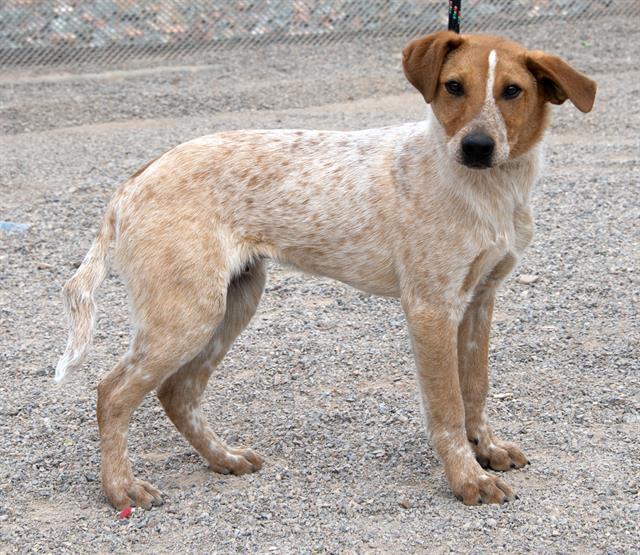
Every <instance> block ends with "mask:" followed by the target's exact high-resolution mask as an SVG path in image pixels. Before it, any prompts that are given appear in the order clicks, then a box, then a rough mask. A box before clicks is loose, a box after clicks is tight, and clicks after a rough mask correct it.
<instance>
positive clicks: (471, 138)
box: [461, 133, 496, 168]
mask: <svg viewBox="0 0 640 555" xmlns="http://www.w3.org/2000/svg"><path fill="white" fill-rule="evenodd" d="M461 146H462V158H463V162H464V164H465V166H470V167H472V168H488V167H491V156H492V154H493V151H494V150H495V147H496V143H495V141H494V140H493V139H492V138H491V137H490V136H489V135H487V134H486V133H469V134H468V135H466V136H465V137H464V139H462V145H461Z"/></svg>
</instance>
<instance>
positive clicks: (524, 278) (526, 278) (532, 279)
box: [518, 274, 540, 285]
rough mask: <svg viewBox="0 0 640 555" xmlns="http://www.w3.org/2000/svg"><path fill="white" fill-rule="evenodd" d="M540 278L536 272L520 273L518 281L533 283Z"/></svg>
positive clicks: (526, 283)
mask: <svg viewBox="0 0 640 555" xmlns="http://www.w3.org/2000/svg"><path fill="white" fill-rule="evenodd" d="M538 279H540V278H539V276H536V275H534V274H520V275H519V276H518V282H520V283H522V284H524V285H531V284H532V283H535V282H536V281H538Z"/></svg>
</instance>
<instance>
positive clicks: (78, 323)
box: [54, 201, 116, 383]
mask: <svg viewBox="0 0 640 555" xmlns="http://www.w3.org/2000/svg"><path fill="white" fill-rule="evenodd" d="M115 214H116V206H115V203H114V202H113V201H111V203H110V204H109V206H108V208H107V211H106V213H105V215H104V220H103V221H102V226H101V227H100V231H99V232H98V236H97V237H96V239H95V241H94V242H93V244H92V245H91V248H90V249H89V252H87V255H86V256H85V258H84V260H83V261H82V264H81V265H80V267H79V268H78V271H77V272H76V273H75V274H74V275H73V277H72V278H71V279H70V280H69V281H67V283H66V284H65V285H64V287H63V289H62V298H63V301H64V308H65V312H66V313H67V318H68V320H69V339H68V340H67V348H66V349H65V351H64V354H63V355H62V357H60V360H59V361H58V364H57V366H56V375H55V378H54V380H55V381H56V382H57V383H60V382H61V381H62V380H63V379H64V377H65V376H66V375H67V373H69V372H72V371H74V370H77V369H78V368H79V367H80V366H81V365H82V363H83V361H84V359H85V357H86V355H87V352H88V351H89V347H90V346H91V341H92V339H93V327H94V325H95V319H96V303H95V300H94V295H95V292H96V291H97V289H98V287H100V284H101V283H102V282H103V281H104V278H105V277H106V275H107V271H108V270H109V266H108V261H107V259H108V256H109V246H110V245H111V241H112V240H113V238H114V236H115V227H116V226H115V219H116V218H115Z"/></svg>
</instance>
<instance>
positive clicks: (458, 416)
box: [56, 32, 595, 508]
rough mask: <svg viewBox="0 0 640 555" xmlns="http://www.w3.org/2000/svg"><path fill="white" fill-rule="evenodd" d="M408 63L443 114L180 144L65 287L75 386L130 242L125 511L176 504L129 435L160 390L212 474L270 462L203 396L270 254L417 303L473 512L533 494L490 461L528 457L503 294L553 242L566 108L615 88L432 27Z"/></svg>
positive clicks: (116, 464)
mask: <svg viewBox="0 0 640 555" xmlns="http://www.w3.org/2000/svg"><path fill="white" fill-rule="evenodd" d="M403 64H404V70H405V74H406V75H407V78H408V79H409V80H410V81H411V83H413V84H414V85H415V86H416V87H417V88H418V90H419V91H420V92H421V93H422V94H423V96H424V97H425V99H426V100H427V102H428V103H430V111H431V113H430V116H429V118H428V119H427V121H424V122H419V123H410V124H406V125H401V126H398V127H387V128H382V129H371V130H365V131H355V132H338V131H302V130H270V131H267V130H263V131H237V132H225V133H218V134H216V135H210V136H206V137H201V138H199V139H195V140H193V141H189V142H187V143H184V144H182V145H179V146H177V147H175V148H174V149H172V150H171V151H169V152H167V153H166V154H164V155H163V156H161V157H160V158H158V159H157V160H155V161H153V162H152V163H150V164H149V165H148V166H146V167H144V168H141V169H140V170H139V171H138V172H137V173H136V174H134V176H132V177H131V178H130V179H129V180H128V181H127V182H126V183H124V184H123V185H121V186H120V187H119V188H118V190H117V191H116V193H115V195H114V197H113V199H112V201H111V203H110V204H109V207H108V208H107V212H106V215H105V219H104V222H103V224H102V227H101V229H100V232H99V233H98V237H97V239H96V241H95V242H94V244H93V246H92V247H91V249H90V251H89V253H88V254H87V257H86V258H85V261H84V262H83V263H82V265H81V267H80V268H79V269H78V271H77V273H76V274H75V276H73V277H72V278H71V280H70V281H69V282H68V283H67V284H66V286H65V288H64V298H65V307H66V309H67V312H68V314H69V317H70V323H71V332H70V337H69V343H68V345H67V349H66V351H65V353H64V355H63V356H62V358H61V359H60V362H59V363H58V366H57V368H56V380H62V379H63V378H64V377H65V375H66V374H67V372H70V371H72V370H75V369H77V368H79V367H80V365H81V364H82V360H83V358H84V356H85V354H86V352H87V349H88V347H89V344H90V341H91V333H92V328H93V325H94V321H95V317H94V314H95V303H94V300H93V297H94V293H95V291H96V289H97V287H98V286H99V285H100V283H101V282H102V280H103V279H104V277H105V275H106V271H107V267H108V261H107V260H108V250H109V246H110V244H113V247H114V248H113V251H114V262H115V264H116V266H117V268H118V270H119V273H120V275H121V276H122V278H123V280H124V282H125V284H126V286H127V290H128V293H129V298H130V301H131V307H132V311H133V315H132V316H133V322H134V327H135V334H134V338H133V340H132V342H131V346H130V349H129V351H128V352H127V353H126V354H125V355H124V357H123V358H122V360H121V361H120V362H119V363H118V364H117V365H116V367H115V368H114V370H113V371H112V372H110V373H109V374H108V375H107V376H106V377H105V378H104V379H103V380H102V381H101V383H100V385H99V386H98V423H99V427H100V437H101V450H102V484H103V489H104V491H105V493H106V495H107V498H108V499H109V501H110V502H111V503H112V504H113V505H114V506H116V507H118V508H121V507H124V506H127V505H129V504H132V503H135V504H138V505H142V506H145V507H146V506H149V505H151V504H152V503H154V502H156V501H159V500H160V492H158V490H156V489H155V488H154V487H153V486H151V485H150V484H148V483H147V482H144V481H142V480H139V479H136V478H134V476H133V471H132V468H131V465H130V463H129V460H128V456H127V442H126V438H127V429H128V423H129V418H130V416H131V414H132V412H133V411H134V410H135V408H136V407H137V406H138V404H139V403H140V402H141V401H142V399H143V397H144V396H145V395H146V394H147V393H148V392H150V391H152V390H154V389H155V390H156V391H157V394H158V396H159V398H160V400H161V402H162V404H163V406H164V408H165V410H166V412H167V414H168V416H169V417H170V418H171V420H172V421H173V422H174V424H175V425H176V427H177V428H178V429H179V430H180V431H181V432H182V433H183V434H184V435H185V436H186V438H187V439H188V440H189V441H190V442H191V443H192V445H193V446H194V447H195V448H196V449H197V450H198V451H199V452H200V453H201V454H202V456H203V457H204V458H205V459H206V460H207V461H208V462H209V464H210V466H211V468H212V469H214V470H216V471H218V472H234V473H237V474H242V473H245V472H251V471H254V470H257V469H259V468H260V466H261V464H262V459H261V458H260V457H259V456H258V455H257V454H256V453H254V452H253V451H251V450H250V449H237V448H235V449H234V448H231V447H228V446H226V445H225V444H224V443H223V442H222V440H220V438H219V437H218V436H217V435H216V434H215V433H214V432H213V431H212V430H211V429H210V428H209V425H208V424H207V423H206V422H205V420H204V419H203V417H202V414H201V412H200V410H199V407H200V399H201V396H202V392H203V391H204V388H205V387H206V383H207V380H208V378H209V376H210V374H211V372H213V371H214V369H215V368H216V366H217V364H218V363H219V362H220V360H221V359H222V357H223V356H224V355H225V353H226V352H227V350H228V348H229V346H230V345H231V343H232V342H233V340H234V339H235V338H236V337H237V335H238V334H239V333H240V332H241V331H242V329H243V328H244V327H245V326H246V324H247V323H248V322H249V320H250V319H251V317H252V315H253V314H254V312H255V310H256V307H257V304H258V302H259V300H260V297H261V295H262V291H263V287H264V280H265V272H264V262H263V259H265V258H273V259H276V260H279V261H281V262H284V263H287V264H292V265H294V266H296V267H298V268H300V269H301V270H303V271H306V272H311V273H315V274H320V275H324V276H329V277H332V278H335V279H338V280H340V281H343V282H345V283H348V284H350V285H352V286H354V287H357V288H359V289H361V290H363V291H366V292H369V293H374V294H378V295H388V296H393V297H399V298H400V299H401V303H402V307H403V309H404V311H405V314H406V316H407V321H408V324H409V328H410V333H411V340H412V345H413V349H414V353H415V357H416V365H417V375H418V382H419V387H420V392H421V398H422V404H423V407H424V410H425V414H426V417H427V421H428V423H429V429H430V436H431V438H432V441H433V444H434V447H435V449H436V451H437V452H438V454H439V456H440V457H441V459H442V461H443V463H444V468H445V473H446V475H447V478H448V479H449V482H450V484H451V487H452V488H453V491H454V493H455V494H456V495H457V496H458V497H460V498H461V499H462V500H463V501H464V502H465V503H468V504H475V503H480V502H488V503H497V502H503V501H505V500H508V499H512V498H513V496H514V494H513V491H512V489H511V488H510V487H509V486H508V485H507V484H506V483H505V482H504V481H503V480H501V479H500V478H498V477H496V476H494V475H490V474H487V473H486V472H485V471H484V469H483V468H482V467H481V465H480V464H479V463H478V461H479V462H480V463H482V465H483V466H488V467H491V468H494V469H496V470H507V469H509V468H513V467H516V468H517V467H522V466H523V465H524V464H526V462H527V459H526V457H525V456H524V455H523V453H522V452H521V451H520V450H519V449H518V448H517V447H516V446H515V445H513V444H510V443H507V442H503V441H500V440H498V439H497V438H496V437H495V435H494V433H493V431H492V430H491V428H490V426H489V424H488V423H487V421H486V412H485V399H486V395H487V389H488V369H487V360H488V341H489V328H490V324H491V313H492V309H493V301H494V298H495V291H496V288H497V287H498V285H499V284H500V283H501V281H502V280H503V279H504V278H505V277H506V276H507V275H508V273H509V272H510V271H511V270H512V269H513V267H514V265H515V264H516V262H517V260H518V258H519V257H520V255H521V253H522V251H523V250H524V248H525V247H526V246H527V244H528V243H529V242H530V240H531V237H532V234H533V220H532V217H531V213H530V209H529V193H530V190H531V187H532V186H533V184H534V182H535V181H536V179H537V177H538V175H539V173H540V168H541V163H542V137H543V135H544V131H545V128H546V126H547V121H548V114H547V105H546V104H547V102H553V103H561V102H563V101H564V100H565V99H567V98H569V99H571V100H572V101H573V103H574V104H576V106H578V107H579V108H580V109H581V110H583V111H588V110H590V109H591V106H592V104H593V100H594V97H595V84H594V83H593V82H592V81H590V80H589V79H587V78H586V77H584V76H582V75H581V74H579V73H578V72H576V71H575V70H573V69H572V68H571V67H570V66H568V65H567V64H566V63H564V62H563V61H562V60H560V59H559V58H555V57H553V56H549V55H546V54H543V53H540V52H528V51H527V50H525V49H524V48H522V47H521V46H519V45H517V44H514V43H512V42H509V41H506V40H503V39H499V38H497V37H489V36H481V35H478V36H473V35H468V36H466V35H465V36H458V35H455V34H453V33H448V32H444V33H436V34H433V35H429V36H427V37H424V38H422V39H419V40H417V41H414V42H412V43H411V44H409V45H408V46H407V48H406V49H405V51H404V59H403ZM452 82H455V83H457V85H455V86H453V85H451V83H452ZM510 86H511V88H510V89H509V91H510V93H509V94H508V95H507V89H506V88H507V87H510ZM514 90H515V91H516V94H515V95H512V94H511V93H513V91H514ZM472 132H473V133H481V134H483V140H484V141H485V143H486V142H487V141H489V142H490V143H491V145H492V146H491V149H492V152H491V154H490V156H489V155H487V156H485V158H484V159H483V160H482V163H483V164H485V166H486V167H485V169H477V168H476V167H470V166H472V165H473V164H470V163H468V161H467V160H466V159H465V157H464V156H462V155H461V151H460V149H461V146H460V145H461V144H462V142H463V141H464V140H465V138H467V139H468V135H469V133H472ZM472 154H473V153H472ZM467 155H468V153H467Z"/></svg>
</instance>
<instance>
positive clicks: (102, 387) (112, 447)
mask: <svg viewBox="0 0 640 555" xmlns="http://www.w3.org/2000/svg"><path fill="white" fill-rule="evenodd" d="M190 223H191V222H189V221H188V220H180V219H177V220H176V222H175V224H174V227H173V228H172V229H171V230H170V231H172V232H175V230H176V228H177V229H178V232H179V233H178V232H176V233H175V236H174V237H173V238H172V240H169V238H167V240H159V237H158V234H155V235H153V236H152V234H146V235H141V236H137V237H136V236H135V235H134V233H133V232H131V233H130V234H129V236H128V237H126V238H125V239H123V240H122V241H121V247H120V251H119V252H118V254H119V258H120V262H121V263H120V267H121V273H122V275H123V277H124V279H125V281H126V283H127V288H128V291H129V296H130V300H131V305H132V309H133V316H134V322H135V324H136V329H135V335H134V338H133V341H132V343H131V346H130V349H129V352H128V353H127V354H126V355H125V356H124V357H123V358H122V359H121V361H120V362H119V363H118V364H117V365H116V367H115V368H114V369H113V370H112V371H111V372H110V373H109V374H107V375H106V376H105V377H104V378H103V380H102V381H101V382H100V384H99V385H98V404H97V416H98V427H99V430H100V449H101V454H102V468H101V477H102V487H103V490H104V492H105V494H106V496H107V498H108V499H109V502H110V503H111V504H112V505H114V506H115V507H116V508H122V507H126V506H128V505H132V504H135V505H139V506H143V507H148V506H150V505H151V504H153V503H154V502H158V501H160V493H159V492H158V490H156V489H155V488H154V487H152V486H150V485H149V484H147V483H146V482H143V481H142V480H138V479H136V478H134V476H133V471H132V467H131V463H130V462H129V458H128V454H127V431H128V426H129V420H130V417H131V415H132V414H133V412H134V410H135V409H136V407H137V406H138V405H139V404H140V403H141V401H142V400H143V398H144V397H145V395H146V394H147V393H149V392H151V391H153V390H154V389H157V388H158V387H160V386H161V385H162V384H163V382H164V381H165V380H166V379H167V378H169V377H170V376H171V375H172V374H173V373H175V372H176V371H178V370H179V369H180V368H181V367H182V366H184V365H185V364H187V363H188V362H189V361H191V360H193V359H194V358H195V357H197V356H198V355H199V354H200V353H201V352H202V351H203V349H205V348H206V347H207V345H208V344H209V343H210V342H211V339H212V337H213V336H214V334H215V331H216V329H217V328H218V326H219V325H220V324H221V322H222V321H223V320H224V317H225V313H226V295H227V288H228V284H229V281H230V279H231V275H232V269H231V268H229V267H228V266H229V264H230V262H229V261H231V260H233V257H232V256H231V254H229V253H227V251H226V250H225V249H224V245H223V243H222V241H218V242H217V243H216V236H215V235H214V233H213V232H212V233H211V234H210V235H211V236H205V237H204V238H202V237H201V236H202V235H204V234H205V232H200V231H199V232H198V233H200V235H197V234H196V233H193V232H191V228H190V227H189V225H190ZM165 229H166V228H165ZM162 231H163V230H160V231H159V232H158V233H160V232H162ZM190 232H191V234H190ZM166 233H167V234H168V233H169V231H167V232H166ZM176 237H181V240H177V239H176ZM160 238H161V239H164V238H163V237H160ZM228 248H230V247H228V246H227V249H228Z"/></svg>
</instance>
